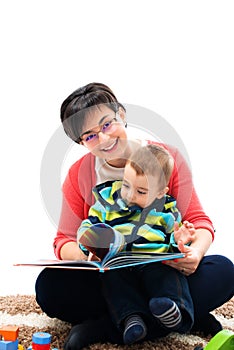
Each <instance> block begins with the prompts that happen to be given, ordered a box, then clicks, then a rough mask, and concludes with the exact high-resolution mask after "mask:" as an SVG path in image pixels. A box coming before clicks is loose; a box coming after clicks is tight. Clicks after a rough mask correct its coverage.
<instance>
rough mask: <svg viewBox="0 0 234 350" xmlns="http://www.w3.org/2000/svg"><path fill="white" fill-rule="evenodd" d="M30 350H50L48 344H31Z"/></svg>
mask: <svg viewBox="0 0 234 350" xmlns="http://www.w3.org/2000/svg"><path fill="white" fill-rule="evenodd" d="M32 350H50V344H35V343H32Z"/></svg>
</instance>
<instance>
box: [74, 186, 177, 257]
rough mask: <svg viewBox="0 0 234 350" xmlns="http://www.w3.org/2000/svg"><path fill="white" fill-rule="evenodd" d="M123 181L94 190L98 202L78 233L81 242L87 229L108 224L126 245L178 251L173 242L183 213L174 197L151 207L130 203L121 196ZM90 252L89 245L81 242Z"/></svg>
mask: <svg viewBox="0 0 234 350" xmlns="http://www.w3.org/2000/svg"><path fill="white" fill-rule="evenodd" d="M121 185H122V181H120V180H118V181H107V182H105V183H102V184H99V185H97V186H96V187H95V188H94V189H93V194H94V197H95V200H96V202H95V203H94V204H93V205H92V206H91V207H90V209H89V216H88V219H85V220H83V221H82V224H81V226H80V228H79V229H78V232H77V234H78V235H77V236H78V237H77V238H78V241H79V239H80V238H81V237H82V235H83V234H84V233H85V231H86V230H87V229H90V228H91V226H92V225H94V224H98V223H105V224H106V225H109V226H111V227H112V228H113V229H115V230H117V231H119V232H120V233H121V234H122V235H123V236H124V238H125V243H126V244H125V248H124V249H126V250H131V251H139V252H140V251H141V252H157V253H158V252H169V251H178V250H177V249H176V247H177V245H176V243H175V241H174V234H173V231H174V222H175V221H177V222H178V223H179V224H180V225H181V214H180V212H179V211H178V209H177V207H176V201H175V199H174V198H173V197H172V196H169V195H165V196H164V197H163V198H161V199H156V200H155V201H154V202H153V203H152V204H151V205H150V206H148V207H146V208H140V207H139V206H137V205H133V206H127V204H126V203H125V202H124V200H123V199H122V198H121V194H120V190H121ZM80 247H81V249H82V250H83V251H84V252H86V253H87V251H86V248H84V247H83V246H82V245H81V244H80Z"/></svg>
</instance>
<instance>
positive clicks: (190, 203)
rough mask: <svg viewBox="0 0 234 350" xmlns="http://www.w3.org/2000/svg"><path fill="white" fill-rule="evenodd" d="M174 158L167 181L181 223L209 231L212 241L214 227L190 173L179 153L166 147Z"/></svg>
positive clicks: (170, 147) (172, 148)
mask: <svg viewBox="0 0 234 350" xmlns="http://www.w3.org/2000/svg"><path fill="white" fill-rule="evenodd" d="M166 148H167V149H168V151H169V152H170V153H171V155H172V156H173V158H174V161H175V164H174V169H173V173H172V176H171V179H170V181H169V194H170V195H172V196H173V197H174V198H176V201H177V206H178V209H179V210H180V212H181V215H182V221H185V220H188V221H189V222H191V223H193V224H194V227H195V228H196V229H198V228H204V229H207V230H209V231H210V233H211V235H212V238H213V239H214V227H213V223H212V221H211V219H210V218H209V217H208V216H207V215H206V213H205V212H204V209H203V207H202V205H201V203H200V200H199V198H198V195H197V193H196V190H195V188H194V184H193V180H192V173H191V170H190V169H189V166H188V164H187V162H186V161H185V159H184V158H183V157H182V155H181V154H180V152H179V151H178V150H177V149H176V148H174V147H172V146H167V147H166Z"/></svg>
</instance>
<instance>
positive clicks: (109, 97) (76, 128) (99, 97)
mask: <svg viewBox="0 0 234 350" xmlns="http://www.w3.org/2000/svg"><path fill="white" fill-rule="evenodd" d="M100 104H105V105H107V107H109V108H110V109H112V110H113V111H114V112H117V111H118V109H119V107H122V108H123V109H124V110H125V108H124V106H123V105H122V104H120V103H119V102H118V100H117V98H116V97H115V95H114V93H113V91H112V90H111V89H110V88H109V87H108V86H107V85H104V84H101V83H90V84H87V85H85V86H82V87H80V88H79V89H77V90H75V91H74V92H73V93H72V94H71V95H69V96H68V97H67V98H66V99H65V100H64V101H63V103H62V105H61V109H60V118H61V121H62V124H63V128H64V131H65V133H66V134H67V135H68V136H69V137H70V138H71V139H72V140H73V141H75V142H77V143H79V142H80V135H81V133H82V127H83V123H84V119H85V116H86V114H87V112H88V111H90V110H91V109H92V108H98V105H100Z"/></svg>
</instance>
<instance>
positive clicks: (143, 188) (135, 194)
mask: <svg viewBox="0 0 234 350" xmlns="http://www.w3.org/2000/svg"><path fill="white" fill-rule="evenodd" d="M164 194H165V191H160V190H159V188H158V184H157V179H156V178H155V176H152V175H137V173H136V171H135V169H133V168H132V167H131V165H130V164H127V165H126V166H125V170H124V177H123V185H122V188H121V196H122V198H123V200H124V201H125V202H126V203H127V204H128V205H129V206H131V205H138V206H139V207H141V208H146V207H148V206H149V205H150V204H151V203H152V202H153V201H154V200H155V199H156V198H161V197H162V196H163V195H164Z"/></svg>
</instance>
